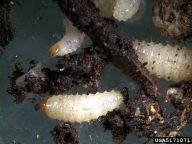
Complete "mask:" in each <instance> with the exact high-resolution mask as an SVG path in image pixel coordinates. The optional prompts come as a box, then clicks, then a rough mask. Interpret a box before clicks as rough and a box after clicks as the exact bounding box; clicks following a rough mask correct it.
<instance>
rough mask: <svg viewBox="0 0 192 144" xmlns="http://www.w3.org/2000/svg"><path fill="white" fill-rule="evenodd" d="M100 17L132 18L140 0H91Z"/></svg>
mask: <svg viewBox="0 0 192 144" xmlns="http://www.w3.org/2000/svg"><path fill="white" fill-rule="evenodd" d="M93 2H94V3H95V5H96V7H97V8H99V10H100V15H101V16H102V17H107V18H109V17H112V16H113V17H114V18H115V19H117V20H119V21H126V20H127V19H130V18H132V16H133V15H135V13H136V12H137V11H138V10H139V6H140V3H141V0H93Z"/></svg>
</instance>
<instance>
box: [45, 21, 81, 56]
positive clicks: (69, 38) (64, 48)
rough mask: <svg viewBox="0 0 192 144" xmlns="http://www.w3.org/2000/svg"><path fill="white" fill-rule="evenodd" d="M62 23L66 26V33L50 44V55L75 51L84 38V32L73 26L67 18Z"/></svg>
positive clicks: (61, 54) (60, 54)
mask: <svg viewBox="0 0 192 144" xmlns="http://www.w3.org/2000/svg"><path fill="white" fill-rule="evenodd" d="M63 24H64V27H65V28H66V34H65V35H64V37H63V38H62V39H61V40H60V41H58V42H57V43H56V44H54V45H52V46H51V48H50V49H49V54H50V56H51V57H55V56H63V55H66V54H68V53H71V52H73V51H76V49H77V48H78V47H80V46H81V43H82V42H83V40H84V37H85V34H84V33H83V32H81V31H79V30H78V29H77V28H76V27H74V26H73V24H72V22H71V21H70V20H69V19H67V18H65V19H64V21H63Z"/></svg>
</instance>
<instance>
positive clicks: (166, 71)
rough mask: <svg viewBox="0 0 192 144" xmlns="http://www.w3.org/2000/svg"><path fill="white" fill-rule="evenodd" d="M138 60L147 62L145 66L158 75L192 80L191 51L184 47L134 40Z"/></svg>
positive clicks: (178, 79) (173, 78)
mask: <svg viewBox="0 0 192 144" xmlns="http://www.w3.org/2000/svg"><path fill="white" fill-rule="evenodd" d="M133 43H134V46H133V47H134V48H135V50H136V53H137V55H138V57H139V61H141V62H143V63H144V62H147V65H146V68H147V69H148V70H149V71H150V72H151V73H152V74H155V75H156V76H158V77H162V78H165V79H166V80H172V81H175V82H178V81H181V80H192V51H191V50H187V48H186V47H179V46H177V45H176V46H171V45H169V44H167V45H165V46H163V45H162V44H154V43H153V42H150V43H147V42H145V41H142V42H139V41H138V40H136V41H134V42H133Z"/></svg>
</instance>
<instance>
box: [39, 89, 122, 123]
mask: <svg viewBox="0 0 192 144" xmlns="http://www.w3.org/2000/svg"><path fill="white" fill-rule="evenodd" d="M122 102H123V96H122V94H121V93H120V92H118V91H111V92H103V93H96V94H89V95H85V94H84V95H76V96H74V95H58V96H52V97H50V98H49V99H47V100H42V101H41V102H40V110H41V112H43V113H45V114H47V115H48V116H49V117H50V118H53V119H58V120H64V121H65V122H71V123H74V122H78V123H82V122H89V121H90V120H92V119H97V118H98V117H99V116H102V115H106V113H107V112H108V111H112V110H113V109H115V108H118V107H119V106H120V104H121V103H122Z"/></svg>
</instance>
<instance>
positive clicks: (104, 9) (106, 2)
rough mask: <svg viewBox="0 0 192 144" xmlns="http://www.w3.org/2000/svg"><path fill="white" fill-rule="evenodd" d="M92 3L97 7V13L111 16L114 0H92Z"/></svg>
mask: <svg viewBox="0 0 192 144" xmlns="http://www.w3.org/2000/svg"><path fill="white" fill-rule="evenodd" d="M93 3H94V4H95V6H96V7H97V8H99V10H100V12H99V14H100V15H101V16H102V17H107V18H110V17H112V16H113V10H114V6H115V3H116V0H93Z"/></svg>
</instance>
